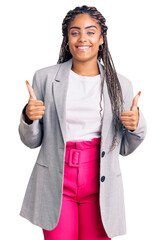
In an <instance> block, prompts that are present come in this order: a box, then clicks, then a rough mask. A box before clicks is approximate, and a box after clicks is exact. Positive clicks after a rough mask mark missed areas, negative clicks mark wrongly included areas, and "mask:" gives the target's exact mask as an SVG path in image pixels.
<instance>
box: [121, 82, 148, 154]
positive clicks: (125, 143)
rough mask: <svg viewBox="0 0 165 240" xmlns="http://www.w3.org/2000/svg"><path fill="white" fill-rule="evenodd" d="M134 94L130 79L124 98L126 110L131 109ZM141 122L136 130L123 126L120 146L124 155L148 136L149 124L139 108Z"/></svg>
mask: <svg viewBox="0 0 165 240" xmlns="http://www.w3.org/2000/svg"><path fill="white" fill-rule="evenodd" d="M133 98H134V95H133V87H132V83H131V81H129V88H128V91H127V94H126V96H125V99H124V110H125V111H129V110H130V109H131V106H132V101H133ZM138 110H139V122H138V126H137V128H136V129H135V130H133V131H132V130H128V129H126V128H125V127H124V126H123V132H122V140H121V146H120V154H121V155H123V156H126V155H129V154H130V153H132V152H133V151H134V150H135V149H136V148H137V147H138V146H139V145H140V144H141V143H142V141H143V140H144V138H145V136H146V131H147V126H146V121H145V118H144V116H143V113H142V111H141V109H139V107H138Z"/></svg>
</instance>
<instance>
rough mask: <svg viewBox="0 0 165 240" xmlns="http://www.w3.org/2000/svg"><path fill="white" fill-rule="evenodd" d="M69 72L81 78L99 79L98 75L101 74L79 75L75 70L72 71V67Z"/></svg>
mask: <svg viewBox="0 0 165 240" xmlns="http://www.w3.org/2000/svg"><path fill="white" fill-rule="evenodd" d="M70 72H71V74H72V75H74V76H76V77H78V78H81V79H94V78H96V79H99V78H100V76H101V74H98V75H95V76H82V75H79V74H77V73H76V72H74V71H73V70H72V69H70Z"/></svg>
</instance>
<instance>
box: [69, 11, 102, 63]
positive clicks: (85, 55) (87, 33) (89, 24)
mask: <svg viewBox="0 0 165 240" xmlns="http://www.w3.org/2000/svg"><path fill="white" fill-rule="evenodd" d="M102 43H103V36H102V35H101V27H100V25H99V24H98V23H97V20H96V19H94V18H92V17H91V16H89V15H88V14H78V15H77V16H76V17H75V18H74V20H73V21H72V22H71V23H70V25H69V26H68V44H69V50H70V52H71V54H72V57H73V58H74V59H76V60H77V61H83V62H84V61H89V60H92V59H95V60H97V55H98V50H99V45H101V44H102Z"/></svg>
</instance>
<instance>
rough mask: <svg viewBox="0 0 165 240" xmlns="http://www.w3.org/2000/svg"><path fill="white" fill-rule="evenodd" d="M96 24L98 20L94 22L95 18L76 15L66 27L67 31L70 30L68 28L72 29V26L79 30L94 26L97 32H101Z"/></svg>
mask: <svg viewBox="0 0 165 240" xmlns="http://www.w3.org/2000/svg"><path fill="white" fill-rule="evenodd" d="M97 22H98V20H96V19H95V18H93V17H91V16H90V15H89V14H87V13H83V14H78V15H77V16H75V18H74V19H73V20H72V21H71V22H70V24H69V26H68V30H69V29H70V27H74V26H75V27H79V28H86V27H88V26H96V27H97V29H98V30H101V27H100V25H99V24H98V23H97Z"/></svg>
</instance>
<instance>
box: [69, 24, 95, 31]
mask: <svg viewBox="0 0 165 240" xmlns="http://www.w3.org/2000/svg"><path fill="white" fill-rule="evenodd" d="M92 27H94V28H96V29H97V27H96V26H94V25H91V26H88V27H85V29H88V28H92ZM73 28H74V29H80V27H71V28H69V30H71V29H73Z"/></svg>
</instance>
